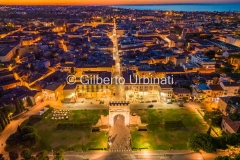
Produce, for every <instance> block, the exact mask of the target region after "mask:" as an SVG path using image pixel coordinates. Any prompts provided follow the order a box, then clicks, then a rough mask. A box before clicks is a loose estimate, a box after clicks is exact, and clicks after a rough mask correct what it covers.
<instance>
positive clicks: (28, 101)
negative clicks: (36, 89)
mask: <svg viewBox="0 0 240 160" xmlns="http://www.w3.org/2000/svg"><path fill="white" fill-rule="evenodd" d="M27 103H28V106H31V107H32V106H33V102H32V100H31V98H30V97H29V96H28V97H27Z"/></svg>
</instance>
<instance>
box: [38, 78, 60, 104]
mask: <svg viewBox="0 0 240 160" xmlns="http://www.w3.org/2000/svg"><path fill="white" fill-rule="evenodd" d="M63 88H64V83H59V82H51V83H48V84H47V85H46V86H45V87H44V88H43V89H42V94H43V97H44V99H51V100H62V99H63Z"/></svg>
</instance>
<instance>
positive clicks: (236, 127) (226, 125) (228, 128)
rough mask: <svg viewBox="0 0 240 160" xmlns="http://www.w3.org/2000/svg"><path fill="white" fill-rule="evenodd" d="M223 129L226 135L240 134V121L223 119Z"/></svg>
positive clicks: (226, 117) (225, 117)
mask: <svg viewBox="0 0 240 160" xmlns="http://www.w3.org/2000/svg"><path fill="white" fill-rule="evenodd" d="M221 127H222V130H223V131H224V132H226V133H240V121H233V120H231V118H229V117H228V116H224V117H223V118H222V123H221Z"/></svg>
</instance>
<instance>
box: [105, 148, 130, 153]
mask: <svg viewBox="0 0 240 160" xmlns="http://www.w3.org/2000/svg"><path fill="white" fill-rule="evenodd" d="M108 151H109V152H132V150H131V149H109V150H108Z"/></svg>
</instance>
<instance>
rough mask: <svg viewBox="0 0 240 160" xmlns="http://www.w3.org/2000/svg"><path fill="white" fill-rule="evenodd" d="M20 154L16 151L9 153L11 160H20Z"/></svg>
mask: <svg viewBox="0 0 240 160" xmlns="http://www.w3.org/2000/svg"><path fill="white" fill-rule="evenodd" d="M18 157H19V156H18V153H17V152H16V151H11V152H9V158H10V160H17V159H18Z"/></svg>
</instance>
